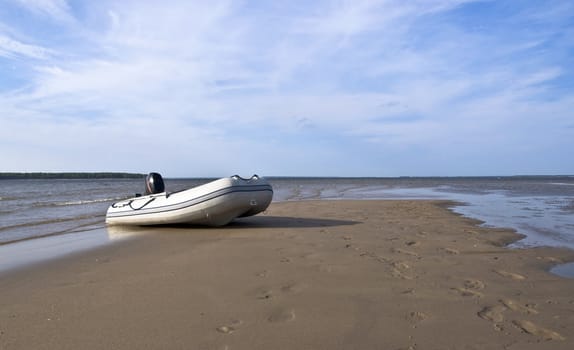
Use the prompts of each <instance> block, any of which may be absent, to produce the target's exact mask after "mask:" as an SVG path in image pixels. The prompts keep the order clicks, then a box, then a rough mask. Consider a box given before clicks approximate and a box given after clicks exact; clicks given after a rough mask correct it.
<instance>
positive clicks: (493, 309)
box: [478, 305, 506, 323]
mask: <svg viewBox="0 0 574 350" xmlns="http://www.w3.org/2000/svg"><path fill="white" fill-rule="evenodd" d="M504 311H506V308H505V307H504V306H502V305H496V306H487V307H485V308H484V309H482V310H481V311H479V312H478V317H480V318H482V319H485V320H487V321H490V322H495V323H500V322H502V321H504V315H503V314H502V313H503V312H504Z"/></svg>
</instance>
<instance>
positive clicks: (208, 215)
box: [106, 173, 273, 226]
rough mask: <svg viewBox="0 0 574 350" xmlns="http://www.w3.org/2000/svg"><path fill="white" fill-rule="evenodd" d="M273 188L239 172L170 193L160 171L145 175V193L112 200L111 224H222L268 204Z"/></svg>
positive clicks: (259, 210) (107, 216)
mask: <svg viewBox="0 0 574 350" xmlns="http://www.w3.org/2000/svg"><path fill="white" fill-rule="evenodd" d="M272 198H273V188H272V187H271V185H270V184H269V183H268V182H267V181H266V180H265V179H264V178H262V177H259V176H257V175H253V176H252V177H251V178H249V179H244V178H241V177H239V176H237V175H235V176H231V177H226V178H221V179H219V180H215V181H212V182H209V183H206V184H204V185H201V186H197V187H193V188H190V189H187V190H184V191H179V192H173V193H169V192H167V191H165V186H164V183H163V179H162V178H161V175H159V174H157V173H150V174H149V175H148V176H147V177H146V194H145V195H143V196H136V197H134V198H130V199H126V200H123V201H120V202H116V203H113V204H112V205H111V206H110V207H109V208H108V211H107V213H106V223H107V224H109V225H142V226H146V225H164V224H197V225H208V226H223V225H226V224H228V223H229V222H231V221H232V220H233V219H235V218H239V217H245V216H251V215H255V214H258V213H260V212H262V211H264V210H265V209H267V207H268V206H269V204H270V203H271V199H272Z"/></svg>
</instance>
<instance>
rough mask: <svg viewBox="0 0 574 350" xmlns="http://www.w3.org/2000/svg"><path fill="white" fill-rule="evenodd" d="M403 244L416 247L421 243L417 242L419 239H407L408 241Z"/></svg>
mask: <svg viewBox="0 0 574 350" xmlns="http://www.w3.org/2000/svg"><path fill="white" fill-rule="evenodd" d="M405 245H407V246H409V247H418V246H419V245H421V242H419V241H408V242H405Z"/></svg>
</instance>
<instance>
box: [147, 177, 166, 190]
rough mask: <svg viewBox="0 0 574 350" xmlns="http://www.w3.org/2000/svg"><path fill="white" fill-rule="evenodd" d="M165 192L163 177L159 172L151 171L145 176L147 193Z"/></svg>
mask: <svg viewBox="0 0 574 350" xmlns="http://www.w3.org/2000/svg"><path fill="white" fill-rule="evenodd" d="M162 192H165V185H164V183H163V179H162V177H161V175H160V174H158V173H149V174H148V176H146V178H145V194H146V195H148V194H156V193H162Z"/></svg>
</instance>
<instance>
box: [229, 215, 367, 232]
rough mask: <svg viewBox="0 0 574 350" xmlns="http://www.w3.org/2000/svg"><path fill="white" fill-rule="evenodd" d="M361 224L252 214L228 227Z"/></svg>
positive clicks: (346, 221) (312, 226)
mask: <svg viewBox="0 0 574 350" xmlns="http://www.w3.org/2000/svg"><path fill="white" fill-rule="evenodd" d="M356 224H360V222H359V221H351V220H338V219H325V218H307V217H304V218H302V217H293V216H252V217H247V218H239V219H235V220H233V221H232V222H230V223H229V224H228V225H227V226H225V227H226V228H230V229H244V228H314V227H333V226H348V225H356Z"/></svg>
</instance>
